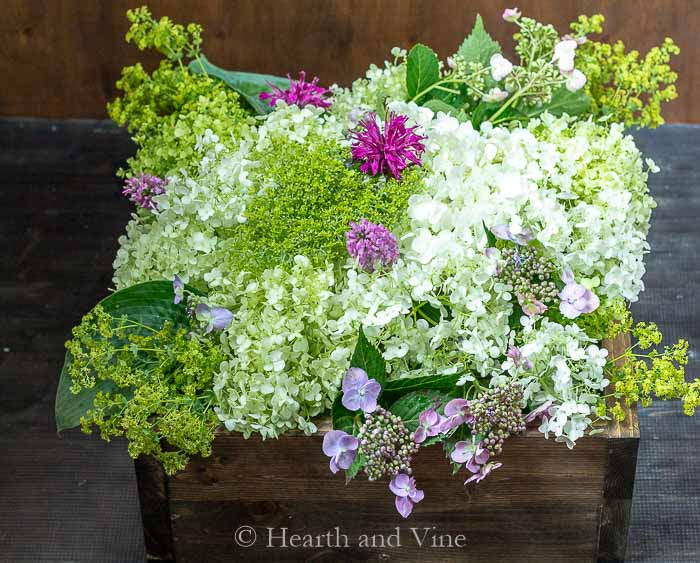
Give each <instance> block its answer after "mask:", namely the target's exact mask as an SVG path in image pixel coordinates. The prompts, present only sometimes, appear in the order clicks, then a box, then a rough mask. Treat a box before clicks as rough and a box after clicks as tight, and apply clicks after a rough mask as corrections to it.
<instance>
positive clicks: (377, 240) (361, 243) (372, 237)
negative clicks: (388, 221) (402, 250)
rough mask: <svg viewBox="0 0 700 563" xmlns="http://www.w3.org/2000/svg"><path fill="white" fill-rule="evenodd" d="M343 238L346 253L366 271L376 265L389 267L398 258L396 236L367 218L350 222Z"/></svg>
mask: <svg viewBox="0 0 700 563" xmlns="http://www.w3.org/2000/svg"><path fill="white" fill-rule="evenodd" d="M345 240H346V246H347V249H348V254H350V256H352V257H353V258H355V259H356V260H357V262H358V263H359V264H360V267H361V268H362V269H363V270H366V271H368V272H374V270H375V268H377V267H381V268H389V267H391V266H393V265H394V263H395V262H396V260H398V258H399V245H398V243H397V242H396V237H394V235H392V234H391V231H389V229H387V228H386V227H385V226H384V225H376V224H375V223H370V222H369V221H368V220H367V219H362V220H361V221H360V222H359V223H355V222H351V223H350V230H349V231H348V232H347V233H345Z"/></svg>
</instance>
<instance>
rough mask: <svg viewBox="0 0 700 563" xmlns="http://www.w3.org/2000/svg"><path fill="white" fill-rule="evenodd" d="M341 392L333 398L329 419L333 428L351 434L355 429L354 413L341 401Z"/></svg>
mask: <svg viewBox="0 0 700 563" xmlns="http://www.w3.org/2000/svg"><path fill="white" fill-rule="evenodd" d="M342 394H343V392H342V391H341V392H340V394H339V395H338V396H337V397H336V398H335V401H333V406H332V407H331V421H332V423H333V430H342V431H344V432H347V433H348V434H352V433H353V432H354V430H355V427H354V425H355V413H354V412H352V411H350V410H348V409H346V408H345V407H344V406H343V403H342V402H341V401H342V399H341V397H342Z"/></svg>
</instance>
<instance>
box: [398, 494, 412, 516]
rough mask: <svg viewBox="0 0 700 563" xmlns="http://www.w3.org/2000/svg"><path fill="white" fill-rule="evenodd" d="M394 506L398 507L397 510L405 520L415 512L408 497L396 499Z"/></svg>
mask: <svg viewBox="0 0 700 563" xmlns="http://www.w3.org/2000/svg"><path fill="white" fill-rule="evenodd" d="M394 505H395V506H396V510H398V511H399V514H400V515H401V516H403V517H404V518H408V517H409V516H410V515H411V512H413V503H412V502H411V499H409V498H408V497H396V500H395V501H394Z"/></svg>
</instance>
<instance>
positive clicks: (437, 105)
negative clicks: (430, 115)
mask: <svg viewBox="0 0 700 563" xmlns="http://www.w3.org/2000/svg"><path fill="white" fill-rule="evenodd" d="M423 106H424V107H426V108H428V109H431V110H433V111H434V112H435V113H437V112H439V111H441V112H442V113H446V114H447V115H451V116H453V117H457V116H458V115H459V110H458V109H457V108H456V107H454V106H451V105H450V104H448V103H447V102H443V101H442V100H438V99H437V98H433V99H432V100H428V101H427V102H425V103H424V104H423Z"/></svg>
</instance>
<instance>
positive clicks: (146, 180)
mask: <svg viewBox="0 0 700 563" xmlns="http://www.w3.org/2000/svg"><path fill="white" fill-rule="evenodd" d="M167 185H168V181H167V180H163V179H162V178H159V177H158V176H151V175H150V174H140V175H139V176H132V177H131V178H129V179H127V181H126V182H124V188H123V189H122V194H124V195H125V196H128V198H129V199H130V200H131V201H132V202H133V203H135V204H136V205H139V206H141V207H143V208H144V209H150V210H151V211H155V210H156V203H155V202H154V201H153V196H157V195H161V194H164V193H165V186H167Z"/></svg>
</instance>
